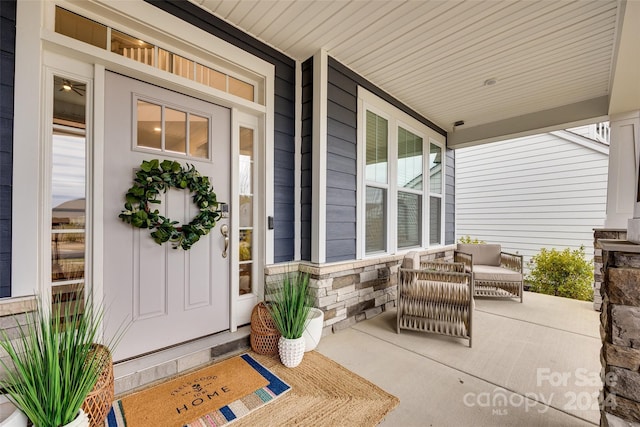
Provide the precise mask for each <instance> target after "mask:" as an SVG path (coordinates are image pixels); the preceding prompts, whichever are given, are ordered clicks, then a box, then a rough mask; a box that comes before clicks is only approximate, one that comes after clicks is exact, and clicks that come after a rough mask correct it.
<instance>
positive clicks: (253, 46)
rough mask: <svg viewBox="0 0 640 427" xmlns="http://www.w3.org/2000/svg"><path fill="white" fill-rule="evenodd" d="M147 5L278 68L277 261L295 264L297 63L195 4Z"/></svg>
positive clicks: (276, 133) (275, 127)
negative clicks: (153, 6) (293, 261)
mask: <svg viewBox="0 0 640 427" xmlns="http://www.w3.org/2000/svg"><path fill="white" fill-rule="evenodd" d="M146 1H147V2H148V3H150V4H153V5H155V6H157V7H158V8H160V9H162V10H164V11H166V12H168V13H170V14H172V15H174V16H176V17H178V18H180V19H182V20H183V21H185V22H188V23H190V24H191V25H194V26H196V27H198V28H200V29H202V30H204V31H206V32H208V33H210V34H212V35H214V36H216V37H218V38H220V39H222V40H224V41H226V42H229V43H231V44H233V45H234V46H237V47H239V48H241V49H243V50H245V51H247V52H249V53H251V54H252V55H255V56H256V57H258V58H260V59H263V60H265V61H267V62H269V63H271V64H274V66H275V100H274V101H275V102H274V104H275V114H274V129H275V133H274V153H273V156H274V172H273V173H274V186H273V191H274V230H273V232H274V261H275V262H285V261H291V260H293V259H294V254H295V251H294V248H295V61H294V60H293V59H291V58H289V57H288V56H286V55H284V54H283V53H281V52H279V51H277V50H276V49H273V48H272V47H270V46H268V45H266V44H264V43H262V42H261V41H259V40H257V39H255V38H253V37H251V36H250V35H248V34H246V33H244V32H242V31H240V30H239V29H238V28H236V27H234V26H233V25H230V24H229V23H227V22H225V21H223V20H221V19H220V18H218V17H216V16H214V15H211V14H210V13H208V12H206V11H205V10H203V9H201V8H200V7H198V6H197V5H195V4H193V3H191V2H187V1H176V0H169V1H167V0H163V1H157V0H146Z"/></svg>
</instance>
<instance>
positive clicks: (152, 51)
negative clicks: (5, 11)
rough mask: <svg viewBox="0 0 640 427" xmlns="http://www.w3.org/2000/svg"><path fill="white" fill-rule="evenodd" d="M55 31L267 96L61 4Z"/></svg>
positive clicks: (234, 91)
mask: <svg viewBox="0 0 640 427" xmlns="http://www.w3.org/2000/svg"><path fill="white" fill-rule="evenodd" d="M55 31H56V33H59V34H63V35H65V36H67V37H71V38H74V39H76V40H80V41H81V42H84V43H89V44H91V45H93V46H96V47H99V48H102V49H106V50H109V51H111V52H113V53H117V54H118V55H122V56H124V57H125V58H129V59H131V60H134V61H137V62H141V63H143V64H146V65H149V66H151V67H155V68H159V69H160V70H163V71H167V72H169V73H172V74H175V75H177V76H180V77H184V78H187V79H189V80H194V81H196V82H198V83H202V84H204V85H207V86H209V87H212V88H215V89H218V90H221V91H224V92H227V93H229V94H231V95H235V96H238V97H240V98H243V99H246V100H248V101H251V102H256V100H257V99H260V98H263V97H260V96H257V95H258V94H257V93H256V89H257V88H256V85H254V84H252V83H249V82H247V81H244V80H242V79H241V78H239V77H240V76H234V75H232V74H231V73H230V72H225V71H224V70H222V69H214V68H211V67H208V66H206V65H203V64H200V63H199V62H196V61H194V60H192V59H189V58H186V57H184V56H181V55H178V54H176V53H173V52H170V51H168V50H165V49H163V48H161V47H159V46H157V45H154V44H152V43H149V42H146V41H144V40H141V39H139V38H137V37H134V36H131V35H129V34H125V33H123V32H121V31H118V30H116V29H114V28H111V27H108V26H106V25H103V24H100V23H98V22H95V21H92V20H91V19H88V18H85V17H84V16H81V15H78V14H76V13H73V12H70V11H68V10H66V9H63V8H61V7H58V6H56V16H55ZM221 68H222V67H221Z"/></svg>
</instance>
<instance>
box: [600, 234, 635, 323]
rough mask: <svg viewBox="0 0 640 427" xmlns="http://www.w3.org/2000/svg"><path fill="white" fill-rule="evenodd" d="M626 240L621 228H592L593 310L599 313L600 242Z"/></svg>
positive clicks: (601, 276)
mask: <svg viewBox="0 0 640 427" xmlns="http://www.w3.org/2000/svg"><path fill="white" fill-rule="evenodd" d="M602 239H609V240H627V230H626V229H622V228H594V229H593V309H594V310H595V311H600V308H601V307H602V296H601V294H600V288H601V287H602V281H603V276H604V272H603V271H602V267H603V261H602V248H601V247H600V240H602Z"/></svg>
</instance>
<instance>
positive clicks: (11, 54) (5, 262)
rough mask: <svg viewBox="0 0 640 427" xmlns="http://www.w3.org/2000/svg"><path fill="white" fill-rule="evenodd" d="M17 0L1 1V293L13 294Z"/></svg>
mask: <svg viewBox="0 0 640 427" xmlns="http://www.w3.org/2000/svg"><path fill="white" fill-rule="evenodd" d="M15 40H16V0H7V1H4V0H3V1H0V297H8V296H11V193H12V175H13V87H14V73H15V46H16V43H15Z"/></svg>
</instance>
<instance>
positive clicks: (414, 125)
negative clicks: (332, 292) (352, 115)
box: [356, 87, 446, 259]
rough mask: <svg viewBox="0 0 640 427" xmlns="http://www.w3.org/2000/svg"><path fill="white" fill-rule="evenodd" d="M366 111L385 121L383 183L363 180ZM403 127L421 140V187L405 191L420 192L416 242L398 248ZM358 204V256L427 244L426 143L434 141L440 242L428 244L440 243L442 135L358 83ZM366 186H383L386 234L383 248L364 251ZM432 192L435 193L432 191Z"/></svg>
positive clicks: (429, 194)
mask: <svg viewBox="0 0 640 427" xmlns="http://www.w3.org/2000/svg"><path fill="white" fill-rule="evenodd" d="M367 111H371V112H372V113H374V114H376V115H379V116H381V117H383V118H384V119H387V120H388V121H389V127H388V132H389V135H388V150H389V152H388V162H389V164H388V171H387V173H388V175H387V183H386V184H381V183H378V182H372V181H367V179H366V174H365V170H366V149H367V147H366V143H367V140H366V114H367ZM399 127H402V128H403V129H405V130H407V131H409V132H411V133H413V134H415V135H417V136H419V137H421V138H422V143H423V150H422V153H423V166H422V167H423V182H422V191H421V192H415V191H411V190H408V191H407V192H409V193H412V194H413V193H416V194H418V193H420V194H421V195H422V233H421V237H420V245H419V246H416V247H404V248H398V238H397V236H398V232H397V221H398V211H397V203H398V191H405V190H407V189H403V188H399V187H398V176H397V175H398V128H399ZM357 142H358V157H359V159H360V161H359V162H358V166H357V167H358V170H357V173H358V195H359V197H358V204H357V207H356V212H357V225H356V229H357V245H356V248H357V253H356V256H357V258H358V259H364V258H374V257H378V256H380V255H386V254H401V253H406V252H408V251H410V250H413V249H417V248H427V247H429V246H430V244H429V234H430V220H429V218H430V217H429V201H430V197H431V196H432V194H431V191H430V182H429V179H428V176H429V174H428V171H429V152H430V144H435V145H437V146H438V147H440V149H441V150H442V171H443V176H442V193H441V194H439V195H438V197H440V199H441V204H440V208H441V216H440V221H441V223H440V231H441V233H440V234H441V235H440V243H439V244H437V245H433V246H432V247H437V246H442V245H443V244H444V234H445V212H444V207H445V206H444V200H445V191H446V185H445V175H444V173H445V170H446V165H445V159H446V155H445V153H446V147H445V137H444V136H442V135H440V134H439V133H437V132H436V131H434V130H433V129H431V128H429V127H428V126H427V125H425V124H424V123H422V122H420V121H418V120H417V119H415V118H413V117H411V116H410V115H409V114H407V113H405V112H404V111H402V110H400V109H399V108H397V107H395V106H393V105H391V104H389V103H388V102H386V101H384V100H383V99H381V98H379V97H378V96H376V95H374V94H373V93H371V92H369V91H367V90H366V89H364V88H362V87H358V134H357ZM368 186H371V187H377V188H386V189H387V212H386V213H387V223H386V226H387V235H386V242H387V243H386V251H383V252H374V253H367V252H366V188H367V187H368ZM434 196H435V194H434Z"/></svg>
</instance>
